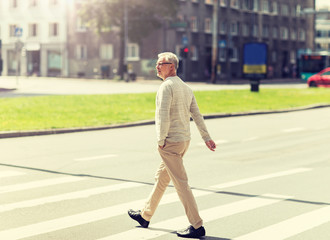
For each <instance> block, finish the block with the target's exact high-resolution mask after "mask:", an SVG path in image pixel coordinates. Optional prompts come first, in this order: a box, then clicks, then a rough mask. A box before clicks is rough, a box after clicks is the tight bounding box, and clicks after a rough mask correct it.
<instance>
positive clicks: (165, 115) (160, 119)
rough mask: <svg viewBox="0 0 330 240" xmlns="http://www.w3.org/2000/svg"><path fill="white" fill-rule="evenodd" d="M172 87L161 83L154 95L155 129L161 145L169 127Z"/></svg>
mask: <svg viewBox="0 0 330 240" xmlns="http://www.w3.org/2000/svg"><path fill="white" fill-rule="evenodd" d="M172 98H173V96H172V89H171V87H170V86H169V85H167V84H162V85H161V86H160V88H159V90H158V92H157V97H156V119H155V120H156V121H155V122H156V131H157V140H158V145H159V146H163V145H164V144H165V139H166V137H167V135H168V131H169V128H170V123H171V121H170V108H171V104H172Z"/></svg>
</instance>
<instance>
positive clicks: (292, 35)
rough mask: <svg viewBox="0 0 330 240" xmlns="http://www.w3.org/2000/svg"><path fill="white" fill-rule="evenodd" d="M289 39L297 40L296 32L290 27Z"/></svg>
mask: <svg viewBox="0 0 330 240" xmlns="http://www.w3.org/2000/svg"><path fill="white" fill-rule="evenodd" d="M291 40H297V32H296V29H294V28H291Z"/></svg>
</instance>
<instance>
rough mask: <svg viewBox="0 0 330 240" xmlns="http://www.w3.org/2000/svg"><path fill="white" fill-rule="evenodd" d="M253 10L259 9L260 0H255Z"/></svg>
mask: <svg viewBox="0 0 330 240" xmlns="http://www.w3.org/2000/svg"><path fill="white" fill-rule="evenodd" d="M253 11H255V12H258V11H259V0H253Z"/></svg>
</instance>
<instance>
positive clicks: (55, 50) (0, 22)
mask: <svg viewBox="0 0 330 240" xmlns="http://www.w3.org/2000/svg"><path fill="white" fill-rule="evenodd" d="M66 10H67V6H66V3H65V1H61V0H46V1H45V0H43V1H42V0H1V1H0V39H1V40H2V51H1V55H2V59H3V72H2V74H3V75H15V74H18V75H24V76H26V75H27V76H29V75H36V76H67V75H68V67H67V18H66V14H67V12H66Z"/></svg>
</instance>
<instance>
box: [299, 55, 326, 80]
mask: <svg viewBox="0 0 330 240" xmlns="http://www.w3.org/2000/svg"><path fill="white" fill-rule="evenodd" d="M298 64H299V65H298V68H299V74H300V78H301V79H302V80H303V81H306V82H307V80H308V78H309V77H311V76H312V75H314V74H316V73H318V72H320V71H322V70H323V69H325V68H327V67H329V64H330V52H320V53H308V54H306V53H305V54H301V55H300V57H299V60H298Z"/></svg>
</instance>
